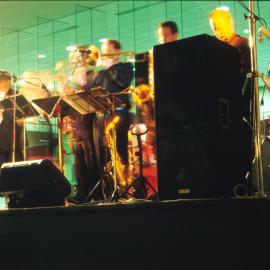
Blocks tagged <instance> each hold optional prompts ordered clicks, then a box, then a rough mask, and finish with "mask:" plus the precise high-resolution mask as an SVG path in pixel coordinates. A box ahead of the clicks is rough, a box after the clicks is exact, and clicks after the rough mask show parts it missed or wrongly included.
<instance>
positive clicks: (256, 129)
mask: <svg viewBox="0 0 270 270" xmlns="http://www.w3.org/2000/svg"><path fill="white" fill-rule="evenodd" d="M249 10H250V16H249V28H250V39H251V40H250V41H251V42H250V46H251V71H252V74H253V76H252V80H253V81H252V86H253V141H254V150H255V166H256V177H257V188H258V196H260V197H264V196H265V193H264V183H263V169H262V153H261V127H260V100H259V86H258V77H257V76H256V72H257V71H258V59H257V42H256V19H255V17H254V0H250V1H249Z"/></svg>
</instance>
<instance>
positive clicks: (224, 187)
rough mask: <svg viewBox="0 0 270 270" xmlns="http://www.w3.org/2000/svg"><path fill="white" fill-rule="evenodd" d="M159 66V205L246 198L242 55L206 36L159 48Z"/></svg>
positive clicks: (156, 57)
mask: <svg viewBox="0 0 270 270" xmlns="http://www.w3.org/2000/svg"><path fill="white" fill-rule="evenodd" d="M154 63H155V66H154V72H155V73H154V78H155V110H156V111H155V116H156V141H157V167H158V187H159V198H160V199H173V198H177V197H179V195H180V197H181V196H182V197H185V196H187V197H189V196H191V197H224V196H225V197H227V196H234V195H236V196H237V195H239V196H240V195H244V194H246V193H247V189H248V185H247V181H246V179H245V175H246V174H247V172H248V170H249V169H250V162H251V131H245V129H248V130H250V127H247V125H246V124H245V123H244V124H243V122H244V121H243V120H242V111H243V110H244V109H243V108H242V105H243V104H242V92H241V89H242V79H243V77H242V76H241V68H240V55H239V52H238V50H237V49H236V48H234V47H232V46H229V45H228V44H226V43H224V42H221V41H219V40H217V39H216V38H214V37H210V36H208V35H199V36H195V37H191V38H186V39H182V40H179V41H176V42H171V43H168V44H164V45H158V46H155V47H154Z"/></svg>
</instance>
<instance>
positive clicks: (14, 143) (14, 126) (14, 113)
mask: <svg viewBox="0 0 270 270" xmlns="http://www.w3.org/2000/svg"><path fill="white" fill-rule="evenodd" d="M13 81H14V88H13V132H12V162H15V161H16V94H17V81H16V78H15V77H13Z"/></svg>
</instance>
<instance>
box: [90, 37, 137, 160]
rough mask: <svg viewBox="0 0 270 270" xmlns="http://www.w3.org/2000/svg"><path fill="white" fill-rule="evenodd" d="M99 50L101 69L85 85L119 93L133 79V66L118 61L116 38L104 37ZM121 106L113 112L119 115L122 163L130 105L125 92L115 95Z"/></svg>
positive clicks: (118, 132)
mask: <svg viewBox="0 0 270 270" xmlns="http://www.w3.org/2000/svg"><path fill="white" fill-rule="evenodd" d="M101 52H102V55H103V56H104V57H103V58H102V61H101V65H102V66H103V67H104V70H101V71H100V72H99V74H98V76H97V78H96V79H95V80H94V82H93V83H90V84H89V85H88V86H87V89H88V90H89V89H91V88H93V87H97V86H101V87H102V88H104V89H105V90H107V91H108V92H110V93H119V92H121V91H123V90H124V89H126V88H127V87H129V85H130V83H131V81H132V79H133V66H132V65H131V64H130V63H123V62H120V59H119V55H120V53H121V44H120V42H118V41H117V40H113V39H106V40H104V41H103V43H102V45H101ZM117 98H119V99H120V101H121V103H122V105H123V107H122V108H116V112H115V114H116V115H118V116H120V121H119V122H118V123H117V125H116V136H117V140H116V146H117V151H118V153H119V156H120V158H121V160H122V162H123V163H124V164H127V163H128V150H127V145H128V130H129V126H130V113H129V109H130V107H131V104H130V100H129V96H128V95H126V94H123V95H117Z"/></svg>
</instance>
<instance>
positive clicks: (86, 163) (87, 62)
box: [63, 46, 103, 203]
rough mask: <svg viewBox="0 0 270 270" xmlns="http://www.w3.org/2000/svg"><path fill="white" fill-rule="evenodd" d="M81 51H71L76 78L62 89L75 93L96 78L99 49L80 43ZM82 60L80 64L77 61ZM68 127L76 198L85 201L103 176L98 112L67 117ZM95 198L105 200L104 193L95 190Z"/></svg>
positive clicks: (71, 60)
mask: <svg viewBox="0 0 270 270" xmlns="http://www.w3.org/2000/svg"><path fill="white" fill-rule="evenodd" d="M78 49H80V50H81V52H78V51H76V52H72V53H71V55H70V59H69V61H70V62H71V64H72V65H77V68H76V69H75V71H74V72H73V77H72V78H73V79H72V81H71V82H70V84H69V85H68V86H66V87H65V88H64V89H63V91H64V93H65V94H72V93H74V92H76V91H83V90H84V87H85V86H86V85H87V83H90V82H91V80H93V77H92V76H93V73H94V70H93V69H94V67H95V65H96V63H97V60H98V50H97V48H96V47H94V46H90V47H88V46H80V47H78ZM78 63H79V64H78ZM67 122H68V125H69V126H70V127H69V133H68V139H69V141H70V145H71V146H72V151H73V153H74V156H75V176H76V181H77V193H76V196H75V198H74V199H75V200H76V201H77V202H79V203H80V202H84V201H85V200H86V199H87V197H88V195H89V192H90V191H91V190H92V189H93V188H94V186H95V185H96V183H97V182H98V180H99V179H100V178H101V176H102V172H103V168H101V166H100V164H99V157H98V155H97V153H98V149H97V148H98V142H97V141H96V139H97V137H96V133H97V130H96V129H97V127H96V115H95V114H88V115H84V116H82V115H79V114H76V113H74V114H73V115H70V116H69V117H68V118H67ZM94 199H96V200H99V199H102V196H101V193H100V192H96V193H95V197H94Z"/></svg>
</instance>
